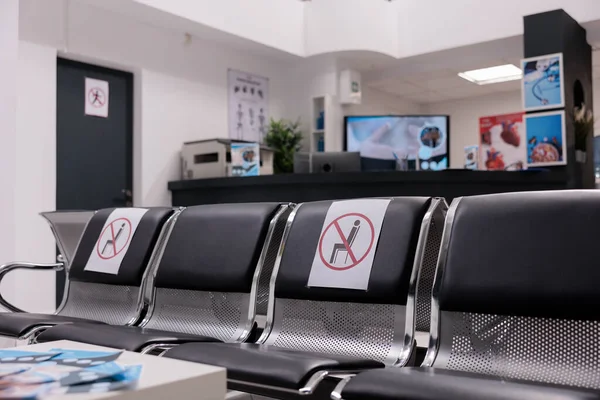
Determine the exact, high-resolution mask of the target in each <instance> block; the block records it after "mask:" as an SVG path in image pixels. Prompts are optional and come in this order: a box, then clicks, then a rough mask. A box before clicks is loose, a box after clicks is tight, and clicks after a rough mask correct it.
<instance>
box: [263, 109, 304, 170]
mask: <svg viewBox="0 0 600 400" xmlns="http://www.w3.org/2000/svg"><path fill="white" fill-rule="evenodd" d="M302 136H303V135H302V132H301V130H300V121H296V122H292V121H288V120H285V119H279V120H274V119H272V118H271V121H270V122H269V130H268V132H267V135H266V136H265V143H266V144H267V146H269V147H270V148H271V149H273V151H274V153H275V154H274V160H273V169H274V170H275V173H276V174H285V173H292V172H294V153H296V152H297V151H299V150H300V148H301V147H302Z"/></svg>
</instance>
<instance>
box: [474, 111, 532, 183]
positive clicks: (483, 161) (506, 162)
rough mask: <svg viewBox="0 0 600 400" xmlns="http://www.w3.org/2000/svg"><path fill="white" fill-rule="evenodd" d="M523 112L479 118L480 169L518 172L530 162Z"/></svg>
mask: <svg viewBox="0 0 600 400" xmlns="http://www.w3.org/2000/svg"><path fill="white" fill-rule="evenodd" d="M526 150H527V143H526V141H525V126H524V124H523V113H513V114H503V115H494V116H488V117H482V118H479V169H481V170H487V171H518V170H522V169H524V168H525V167H526V165H527V154H526Z"/></svg>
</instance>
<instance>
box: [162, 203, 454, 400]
mask: <svg viewBox="0 0 600 400" xmlns="http://www.w3.org/2000/svg"><path fill="white" fill-rule="evenodd" d="M390 200H391V201H390V203H389V205H388V207H387V210H386V211H385V217H384V219H383V225H382V228H381V233H380V236H379V242H378V244H377V247H376V249H375V250H374V251H375V255H374V262H373V266H372V270H371V273H370V277H369V279H368V289H367V290H354V289H352V290H351V289H343V288H341V289H340V288H325V287H308V286H307V282H308V279H309V274H310V273H311V267H312V265H313V258H314V257H315V251H316V249H317V246H318V245H319V241H320V236H321V230H322V228H323V225H324V221H325V219H326V215H327V213H328V210H329V209H330V206H332V203H333V202H332V201H320V202H314V203H304V204H301V205H299V206H298V207H297V208H296V209H295V210H294V211H293V212H292V213H291V214H290V217H289V219H288V222H287V224H286V230H285V233H284V239H283V241H282V245H281V249H280V252H279V256H278V259H277V264H276V266H275V269H274V272H273V275H272V279H271V288H270V289H271V296H270V299H269V313H268V321H267V328H266V329H265V331H264V332H263V335H262V336H261V337H260V338H259V340H258V343H257V344H251V343H242V344H231V343H190V344H183V345H181V346H178V347H175V348H173V349H171V350H168V351H167V352H166V353H165V355H164V356H165V357H172V358H177V359H182V360H187V361H193V362H199V363H204V364H212V365H218V366H222V367H225V368H227V378H228V386H229V388H230V389H234V390H242V391H244V392H249V393H255V394H264V395H269V396H272V395H274V393H275V394H277V393H279V394H281V395H285V394H286V393H288V394H303V395H305V394H313V393H316V390H317V388H318V389H319V390H322V388H321V386H322V385H320V383H321V382H322V381H323V380H324V379H326V378H327V377H328V376H333V375H336V374H339V373H349V372H356V371H360V370H364V369H370V368H382V367H384V366H386V365H405V364H409V363H410V362H411V360H412V357H413V356H414V337H413V335H414V325H415V320H414V313H415V308H416V305H415V290H416V282H417V279H418V276H417V275H418V272H419V270H420V269H421V267H422V264H423V262H427V261H429V262H431V260H433V262H434V264H435V258H436V257H435V255H436V254H437V253H438V249H439V241H438V242H435V241H429V240H428V238H430V237H432V238H435V237H436V235H435V234H434V230H431V232H432V235H429V232H430V228H431V227H432V226H433V224H437V227H438V228H440V227H441V225H440V224H443V220H444V215H445V210H446V205H445V202H444V201H443V200H442V199H431V198H424V197H421V198H417V197H415V198H392V199H390ZM363 201H365V202H367V203H368V202H369V201H371V200H363ZM354 226H357V224H356V223H355V225H354ZM364 229H368V228H367V227H366V226H365V227H364ZM340 235H341V234H340ZM344 235H345V233H344ZM350 236H351V234H349V235H348V237H350ZM439 236H440V235H437V237H438V238H439ZM335 256H336V254H331V257H335ZM337 256H338V257H345V256H346V254H337ZM325 257H327V259H329V257H330V255H329V254H327V255H326V256H325ZM330 261H331V260H330ZM328 384H329V383H328ZM325 386H326V385H325Z"/></svg>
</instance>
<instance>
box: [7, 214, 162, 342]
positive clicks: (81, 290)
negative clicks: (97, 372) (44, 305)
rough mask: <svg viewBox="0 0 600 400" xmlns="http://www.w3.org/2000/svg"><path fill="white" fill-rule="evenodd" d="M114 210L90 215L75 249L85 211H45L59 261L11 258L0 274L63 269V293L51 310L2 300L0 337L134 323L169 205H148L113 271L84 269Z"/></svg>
mask: <svg viewBox="0 0 600 400" xmlns="http://www.w3.org/2000/svg"><path fill="white" fill-rule="evenodd" d="M115 210H116V209H114V208H110V209H103V210H100V211H98V212H96V213H94V214H93V216H92V217H91V219H89V222H88V223H87V225H86V227H85V231H84V232H83V234H82V236H81V238H80V240H79V243H78V246H77V249H76V250H75V251H74V252H73V250H72V249H73V245H72V243H73V240H74V238H75V237H76V236H77V232H78V231H79V229H80V225H81V221H82V220H83V219H84V218H89V215H88V216H86V215H85V214H74V215H70V216H69V215H66V214H63V215H60V216H59V215H58V213H57V214H46V215H45V217H46V218H47V219H48V220H49V221H51V226H52V229H53V232H54V233H55V236H57V239H60V240H57V244H58V247H59V249H60V252H61V256H62V258H63V259H64V261H63V262H59V263H56V264H33V263H22V262H15V263H10V264H5V265H3V266H2V267H0V278H2V277H4V276H5V275H6V274H7V273H9V272H11V271H14V270H17V269H28V270H55V271H59V270H63V269H64V270H66V271H65V273H66V284H65V294H64V297H63V301H62V304H61V305H60V306H59V308H58V309H57V310H56V312H55V313H54V314H37V313H27V312H24V311H22V310H20V309H18V308H17V307H15V306H13V305H12V304H10V303H9V302H8V301H6V300H5V299H2V302H1V303H2V305H3V306H4V307H5V308H7V309H9V311H12V312H9V313H0V336H5V337H11V338H15V339H18V340H29V341H31V340H32V339H34V338H35V336H36V335H37V334H39V333H40V332H41V331H43V330H44V329H47V328H49V327H51V326H54V325H60V324H70V323H73V322H82V321H91V322H94V323H106V324H116V325H126V324H135V323H137V322H139V320H140V319H141V317H142V316H143V314H142V312H143V301H142V300H143V299H142V283H143V280H144V274H145V272H146V271H147V267H148V265H149V264H151V261H152V260H151V259H152V255H153V251H154V249H155V247H156V246H157V243H158V242H159V241H160V237H161V235H162V234H163V233H164V231H163V228H164V227H165V225H166V224H167V222H168V221H169V218H170V217H171V216H172V215H173V213H174V210H173V209H171V208H151V209H149V210H148V211H147V212H146V213H145V214H144V216H143V217H142V219H141V220H140V223H139V225H138V227H137V230H136V232H135V234H134V235H133V237H132V238H131V241H130V243H129V247H128V248H127V252H126V254H125V255H124V257H123V260H122V263H121V265H120V269H119V271H118V274H116V275H112V274H104V273H99V272H92V271H89V270H85V267H86V265H87V263H88V260H89V259H90V255H91V254H92V252H95V251H96V247H97V242H98V240H99V237H100V236H101V233H102V230H103V227H104V225H105V223H106V221H107V219H108V218H109V217H110V215H111V213H112V212H113V211H115ZM71 257H72V260H71Z"/></svg>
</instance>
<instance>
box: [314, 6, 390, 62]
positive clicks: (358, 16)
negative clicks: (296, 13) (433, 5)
mask: <svg viewBox="0 0 600 400" xmlns="http://www.w3.org/2000/svg"><path fill="white" fill-rule="evenodd" d="M303 34H304V36H305V38H306V39H305V41H306V48H305V51H304V55H305V56H311V55H314V54H322V53H330V52H339V51H345V50H365V51H374V52H378V53H383V54H387V55H389V56H392V57H397V55H398V45H399V40H400V37H399V35H398V11H397V10H396V7H395V6H394V5H393V4H391V3H388V2H386V1H372V0H369V1H365V0H327V1H312V2H307V3H306V7H305V26H304V32H303Z"/></svg>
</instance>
